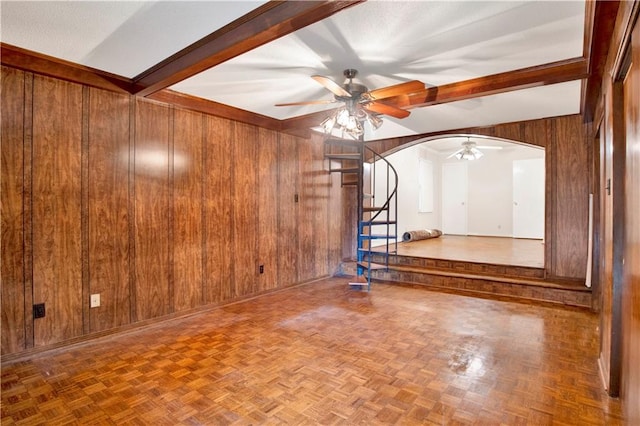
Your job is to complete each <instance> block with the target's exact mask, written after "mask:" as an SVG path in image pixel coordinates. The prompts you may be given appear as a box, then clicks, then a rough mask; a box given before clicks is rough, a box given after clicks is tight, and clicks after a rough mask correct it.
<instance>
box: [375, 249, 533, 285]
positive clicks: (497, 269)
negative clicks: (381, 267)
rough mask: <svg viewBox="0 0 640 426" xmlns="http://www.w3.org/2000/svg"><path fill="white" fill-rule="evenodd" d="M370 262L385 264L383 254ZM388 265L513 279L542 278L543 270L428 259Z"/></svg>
mask: <svg viewBox="0 0 640 426" xmlns="http://www.w3.org/2000/svg"><path fill="white" fill-rule="evenodd" d="M371 261H372V262H375V263H385V262H386V256H384V255H383V254H373V255H372V257H371ZM389 265H390V266H391V267H392V266H393V265H399V266H411V267H415V268H424V269H437V270H443V271H453V272H460V273H470V274H479V275H482V274H484V275H494V276H503V277H514V278H539V279H542V278H544V269H541V268H529V267H526V266H513V265H495V264H487V263H471V262H462V261H456V260H445V259H428V258H422V257H408V256H397V255H394V256H390V257H389Z"/></svg>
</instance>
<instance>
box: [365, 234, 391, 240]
mask: <svg viewBox="0 0 640 426" xmlns="http://www.w3.org/2000/svg"><path fill="white" fill-rule="evenodd" d="M360 238H364V239H366V240H394V239H396V238H397V236H396V235H387V234H360Z"/></svg>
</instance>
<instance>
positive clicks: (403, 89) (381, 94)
mask: <svg viewBox="0 0 640 426" xmlns="http://www.w3.org/2000/svg"><path fill="white" fill-rule="evenodd" d="M424 87H425V86H424V83H423V82H421V81H418V80H411V81H407V82H406V83H400V84H395V85H393V86H387V87H382V88H380V89H375V90H371V91H370V92H367V94H366V95H367V97H369V98H370V99H373V100H374V101H375V100H380V99H384V98H390V97H392V96H398V95H407V94H410V93H413V92H418V91H420V90H424Z"/></svg>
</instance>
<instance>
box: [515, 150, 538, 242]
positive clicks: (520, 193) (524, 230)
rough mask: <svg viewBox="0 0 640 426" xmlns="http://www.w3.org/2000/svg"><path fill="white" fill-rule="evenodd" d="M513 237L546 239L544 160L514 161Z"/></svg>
mask: <svg viewBox="0 0 640 426" xmlns="http://www.w3.org/2000/svg"><path fill="white" fill-rule="evenodd" d="M513 237H514V238H534V239H544V158H535V159H531V160H514V161H513Z"/></svg>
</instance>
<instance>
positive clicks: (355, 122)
mask: <svg viewBox="0 0 640 426" xmlns="http://www.w3.org/2000/svg"><path fill="white" fill-rule="evenodd" d="M357 73H358V71H357V70H355V69H351V68H349V69H346V70H344V72H343V74H344V76H345V77H346V78H347V79H348V80H349V81H348V82H347V83H345V84H342V85H341V84H338V83H336V82H335V81H333V80H332V79H330V78H329V77H325V76H322V75H312V76H311V78H313V79H314V80H315V81H317V82H318V83H320V84H321V85H323V86H324V87H325V88H326V89H327V90H329V91H330V92H331V93H333V95H334V97H333V99H326V100H317V101H304V102H290V103H282V104H276V106H297V105H318V104H330V103H337V102H342V103H343V104H344V105H343V106H341V107H339V108H338V109H337V110H336V111H334V113H333V114H332V115H331V116H329V117H328V118H327V119H325V120H324V121H323V122H322V123H321V126H322V127H323V128H324V130H325V132H326V133H331V132H332V131H333V130H334V129H337V130H338V131H341V132H342V133H343V135H344V134H346V135H349V136H351V137H353V138H359V137H360V136H361V135H362V134H363V133H364V128H363V126H362V124H363V123H364V122H365V121H366V122H369V123H370V124H371V126H372V127H373V128H374V129H377V128H379V127H380V126H381V125H382V119H381V118H380V117H378V115H389V116H391V117H395V118H406V117H408V116H409V114H411V113H410V112H409V111H406V110H404V109H402V108H399V107H398V106H402V97H403V96H407V95H409V94H411V93H414V92H417V91H420V90H424V88H425V85H424V83H423V82H421V81H418V80H411V81H407V82H405V83H400V84H395V85H393V86H387V87H383V88H380V89H375V90H369V89H368V88H367V87H366V86H364V85H362V84H358V83H354V82H353V78H354V77H355V76H356V74H357ZM388 98H394V99H393V103H394V104H395V105H391V104H390V103H389V102H388V103H384V102H383V101H384V100H385V99H388Z"/></svg>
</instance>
